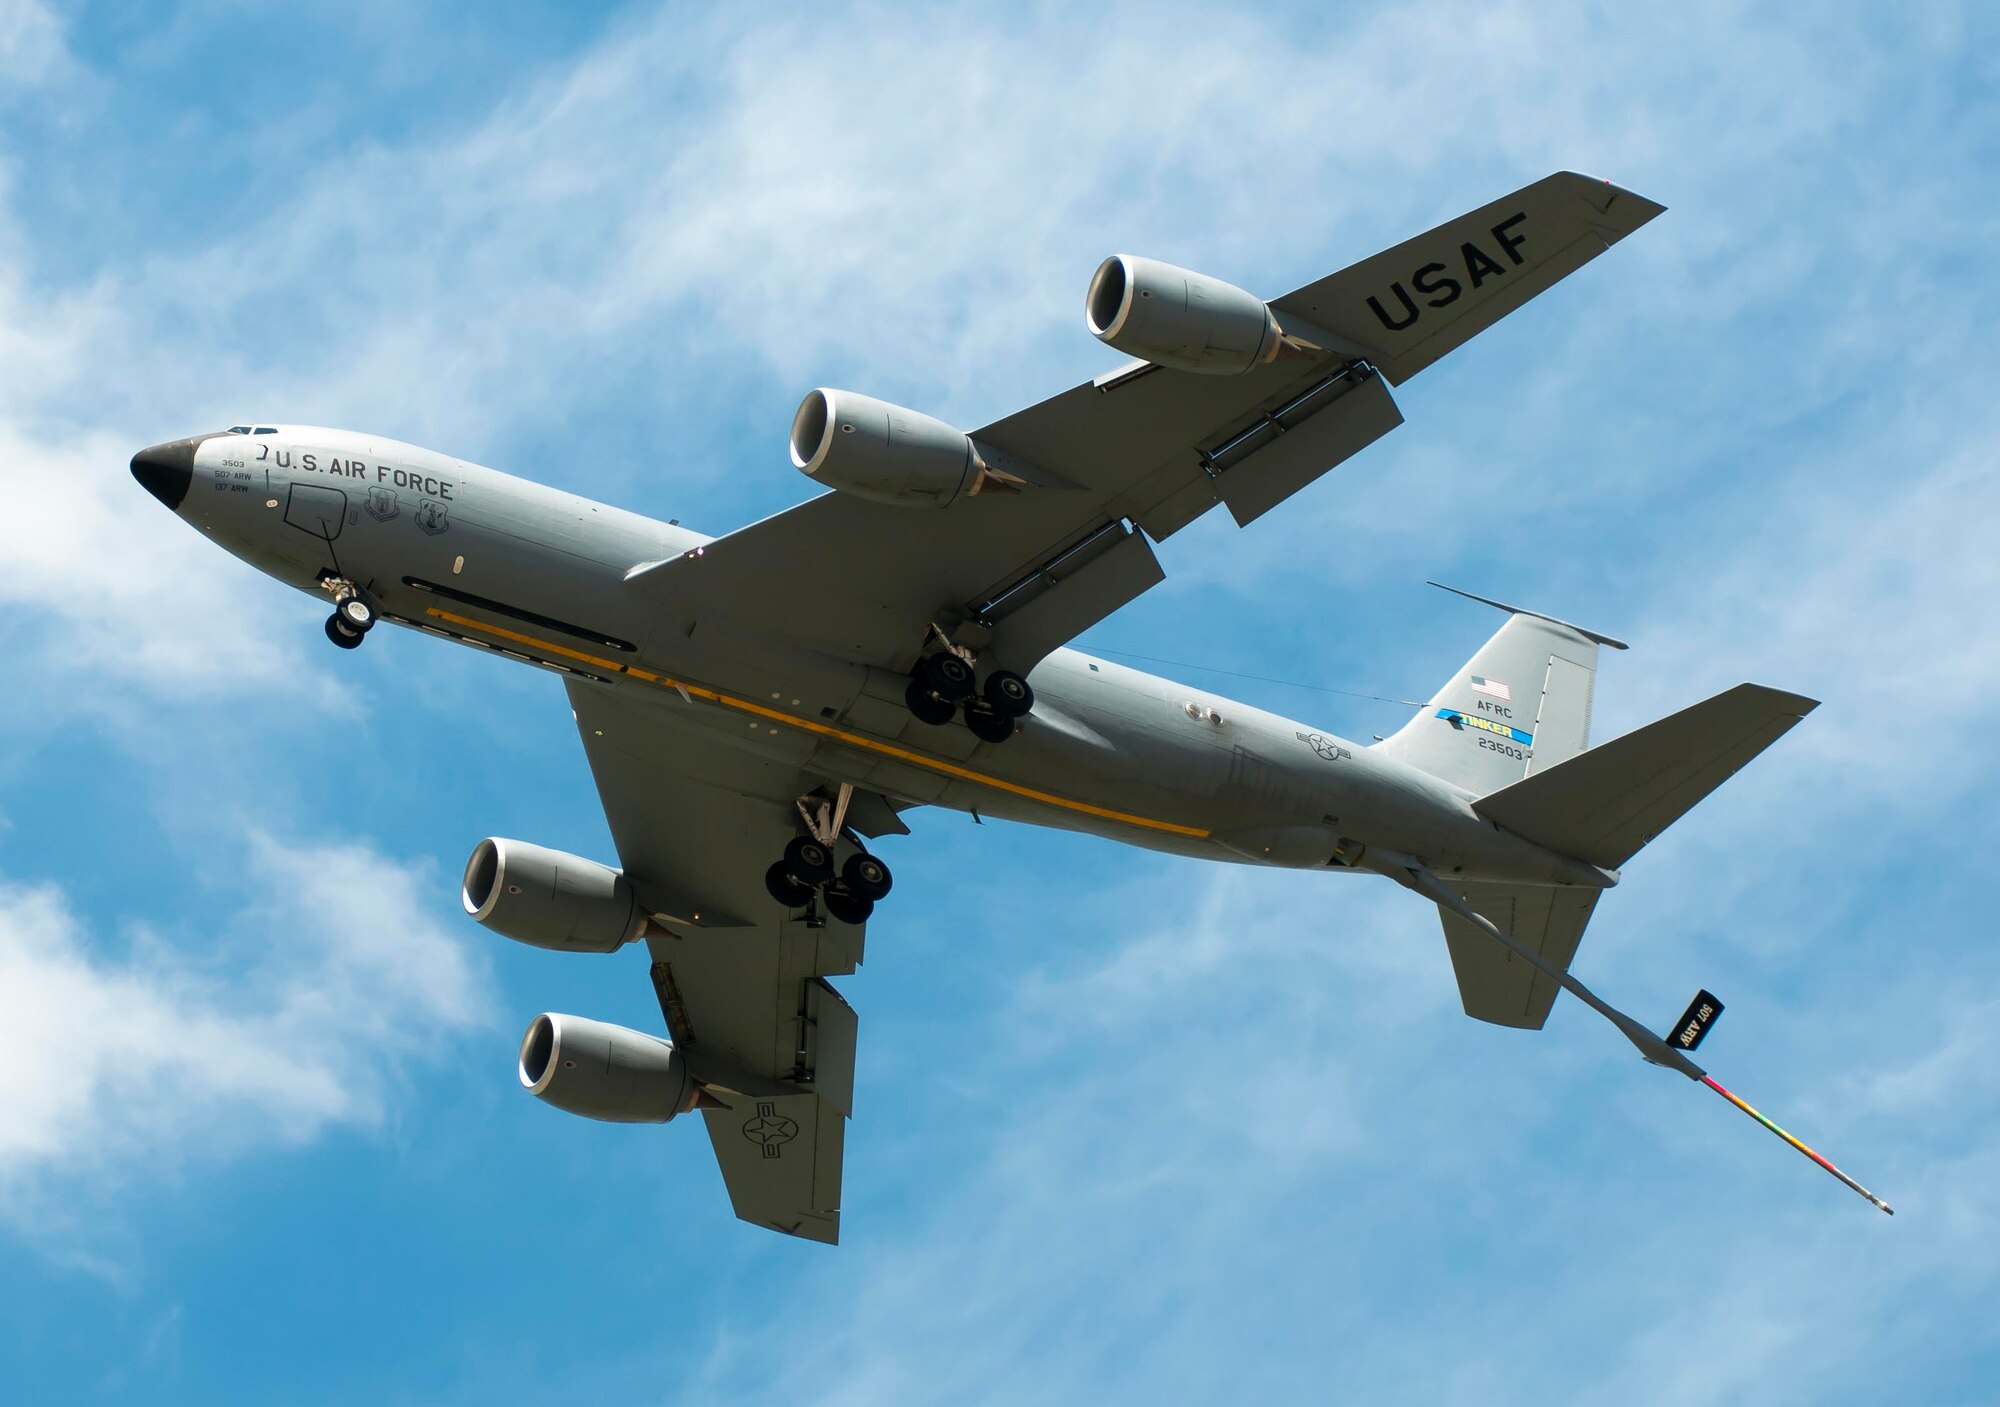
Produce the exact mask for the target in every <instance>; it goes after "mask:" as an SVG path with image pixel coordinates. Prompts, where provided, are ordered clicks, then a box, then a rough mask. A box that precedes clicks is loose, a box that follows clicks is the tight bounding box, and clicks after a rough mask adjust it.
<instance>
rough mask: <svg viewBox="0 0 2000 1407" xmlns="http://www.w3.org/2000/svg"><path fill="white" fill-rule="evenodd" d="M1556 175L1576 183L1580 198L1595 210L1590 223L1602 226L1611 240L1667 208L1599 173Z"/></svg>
mask: <svg viewBox="0 0 2000 1407" xmlns="http://www.w3.org/2000/svg"><path fill="white" fill-rule="evenodd" d="M1559 174H1560V175H1562V176H1563V177H1564V178H1566V179H1568V180H1570V181H1572V182H1575V183H1576V184H1577V186H1578V188H1579V190H1580V192H1581V194H1582V195H1583V198H1584V200H1585V201H1587V202H1588V203H1589V205H1590V208H1591V209H1592V210H1594V211H1596V212H1597V219H1596V220H1595V221H1593V223H1595V224H1597V225H1598V226H1600V227H1601V228H1603V229H1604V231H1605V233H1606V234H1607V235H1609V236H1610V238H1612V239H1613V240H1618V239H1623V238H1624V237H1625V236H1626V235H1628V234H1630V233H1632V231H1634V230H1636V229H1638V228H1639V227H1640V226H1641V225H1644V224H1647V223H1648V222H1650V221H1652V220H1655V219H1657V218H1659V217H1660V216H1661V215H1663V214H1665V213H1666V209H1667V207H1666V206H1664V205H1662V204H1660V202H1658V201H1657V200H1649V199H1648V198H1647V197H1645V196H1643V195H1640V194H1639V193H1638V192H1637V191H1634V190H1627V189H1626V188H1625V187H1624V186H1621V185H1619V184H1617V183H1616V182H1614V181H1607V180H1605V179H1604V178H1603V177H1601V176H1588V175H1585V174H1584V173H1583V172H1581V171H1564V172H1561V173H1559Z"/></svg>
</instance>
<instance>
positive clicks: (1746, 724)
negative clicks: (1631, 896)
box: [1473, 684, 1819, 869]
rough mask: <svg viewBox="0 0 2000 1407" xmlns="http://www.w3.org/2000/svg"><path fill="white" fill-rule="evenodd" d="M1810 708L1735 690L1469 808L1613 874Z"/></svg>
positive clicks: (1753, 689)
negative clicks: (1612, 870)
mask: <svg viewBox="0 0 2000 1407" xmlns="http://www.w3.org/2000/svg"><path fill="white" fill-rule="evenodd" d="M1818 707H1819V704H1818V702H1817V701H1816V700H1813V699H1808V698H1804V697H1802V696H1800V695H1798V694H1788V693H1785V692H1784V691H1782V690H1779V689H1769V688H1766V687H1764V686H1763V685H1761V684H1739V685H1737V686H1736V687H1735V688H1734V689H1730V690H1728V691H1727V692H1726V693H1721V694H1717V695H1716V696H1715V697H1714V698H1712V699H1708V700H1705V701H1703V702H1702V703H1698V704H1696V705H1694V707H1692V708H1685V709H1682V710H1681V711H1680V712H1679V713H1676V714H1673V715H1672V716H1670V717H1667V718H1662V719H1661V720H1660V721H1659V722H1657V723H1648V724H1647V725H1646V726H1645V727H1643V728H1640V729H1637V730H1635V731H1633V732H1630V733H1627V734H1626V735H1625V736H1624V737H1622V738H1614V739H1612V740H1611V741H1610V742H1608V743H1605V744H1604V745H1603V746H1602V747H1595V748H1592V749H1590V750H1589V751H1588V752H1582V753H1578V754H1577V755H1576V756H1575V757H1572V758H1569V759H1568V760H1567V761H1564V762H1560V763H1558V764H1557V765H1555V766H1554V767H1551V768H1549V769H1548V770H1547V771H1545V772H1536V773H1534V774H1532V775H1531V776H1529V777H1527V778H1526V779H1525V780H1522V781H1518V782H1515V783H1514V784H1513V785H1511V786H1508V787H1504V788H1502V789H1501V790H1499V791H1496V792H1494V793H1492V794H1491V795H1489V796H1484V797H1481V798H1480V799H1479V800H1478V801H1476V802H1474V803H1473V809H1475V810H1476V811H1478V812H1479V814H1480V815H1482V816H1484V817H1486V818H1487V819H1488V820H1490V821H1493V822H1495V823H1497V824H1499V825H1501V826H1504V827H1506V828H1507V829H1508V830H1510V831H1513V832H1514V833H1515V834H1516V835H1519V836H1522V837H1524V838H1526V839H1528V840H1532V841H1533V842H1535V843H1536V844H1537V845H1541V846H1545V847H1546V848H1548V849H1550V850H1553V851H1555V852H1556V853H1558V854H1561V855H1568V856H1571V857H1573V858H1575V859H1578V860H1583V861H1586V862H1587V863H1589V864H1593V865H1601V866H1603V867H1604V868H1606V869H1617V868H1618V867H1619V866H1621V865H1623V864H1624V863H1625V862H1626V861H1627V860H1629V859H1631V858H1632V856H1633V855H1635V854H1636V853H1638V851H1639V849H1640V848H1641V847H1642V846H1644V845H1645V844H1646V843H1647V842H1648V841H1650V840H1651V839H1652V838H1653V837H1654V836H1656V835H1658V834H1659V833H1660V832H1661V831H1663V830H1665V829H1666V828H1667V827H1668V826H1670V825H1672V824H1673V823H1674V822H1675V821H1677V820H1679V819H1680V818H1681V817H1682V816H1684V815H1686V814H1687V812H1688V810H1689V809H1690V808H1692V807H1693V806H1694V804H1695V803H1696V802H1698V801H1700V800H1701V799H1702V798H1703V797H1705V796H1707V795H1708V794H1709V793H1710V792H1712V791H1714V790H1715V789H1716V788H1717V787H1719V786H1721V785H1722V784H1723V783H1724V782H1726V781H1728V780H1729V778H1730V777H1731V776H1733V775H1734V774H1735V773H1736V771H1737V770H1738V769H1739V768H1741V767H1742V766H1743V765H1744V764H1745V763H1747V762H1749V761H1750V759H1751V758H1753V757H1755V756H1756V755H1757V754H1758V753H1760V752H1762V751H1763V750H1764V749H1765V748H1767V747H1769V746H1770V745H1771V744H1772V743H1774V742H1776V741H1777V740H1778V739H1779V738H1781V737H1783V736H1784V735H1785V733H1787V732H1788V731H1790V729H1791V727H1792V725H1793V724H1795V723H1797V722H1798V721H1799V720H1800V719H1801V718H1803V717H1805V716H1806V715H1807V714H1808V713H1811V712H1812V711H1813V710H1814V709H1815V708H1818Z"/></svg>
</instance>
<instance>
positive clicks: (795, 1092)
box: [566, 679, 864, 1243]
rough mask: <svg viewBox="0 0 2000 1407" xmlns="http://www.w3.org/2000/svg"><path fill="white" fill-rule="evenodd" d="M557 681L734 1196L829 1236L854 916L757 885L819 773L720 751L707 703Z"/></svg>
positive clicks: (742, 1212) (753, 1209)
mask: <svg viewBox="0 0 2000 1407" xmlns="http://www.w3.org/2000/svg"><path fill="white" fill-rule="evenodd" d="M566 684H567V687H568V690H569V699H570V707H571V708H572V709H573V710H574V711H575V713H576V723H577V728H578V729H579V731H581V733H582V734H583V745H584V751H585V752H586V753H587V754H588V756H589V758H590V767H591V771H592V773H593V774H594V775H595V777H596V779H597V790H598V794H599V796H600V797H601V798H602V800H603V802H604V815H605V819H606V820H607V821H608V822H609V823H610V826H611V836H612V840H613V841H614V842H615V843H616V845H617V847H618V857H619V861H620V863H621V866H622V868H623V869H624V872H625V875H626V877H627V878H628V879H629V880H630V881H631V883H632V885H633V888H634V889H635V891H636V892H637V893H638V896H639V900H640V902H641V904H643V905H644V906H645V907H646V908H647V909H648V911H649V912H651V913H653V914H654V915H655V917H656V918H657V919H660V920H664V921H663V922H657V923H655V924H654V925H652V926H651V927H650V928H649V930H648V936H647V939H646V945H647V947H648V948H649V949H650V950H651V954H652V959H653V967H652V978H653V985H654V989H655V992H656V994H657V995H658V997H659V999H660V1006H661V1010H662V1012H663V1013H664V1014H665V1015H666V1019H667V1026H668V1030H669V1033H670V1034H671V1035H672V1037H673V1040H674V1043H675V1045H676V1046H678V1047H679V1048H680V1050H681V1052H682V1054H683V1055H684V1056H685V1057H686V1059H687V1061H688V1065H689V1068H690V1069H691V1070H692V1071H693V1072H694V1076H695V1079H696V1080H697V1081H698V1082H699V1083H700V1085H701V1087H702V1091H703V1100H702V1105H701V1109H702V1118H703V1120H704V1122H705V1123H706V1124H707V1126H708V1136H709V1139H710V1141H711V1142H712V1143H713V1144H714V1146H715V1158H716V1162H717V1163H718V1164H719V1165H720V1167H721V1169H722V1180H723V1182H724V1184H725V1185H726V1186H727V1187H728V1189H729V1200H730V1203H731V1205H732V1206H734V1208H735V1209H736V1214H737V1215H738V1216H739V1217H741V1218H743V1219H744V1220H745V1221H749V1222H755V1223H756V1224H758V1225H760V1226H768V1227H770V1228H772V1229H774V1230H777V1231H783V1232H786V1233H788V1234H790V1235H793V1236H801V1237H805V1238H807V1239H809V1240H814V1241H825V1242H828V1243H832V1242H835V1241H837V1240H838V1239H839V1237H840V1178H841V1156H842V1144H843V1138H844V1135H845V1131H846V1121H847V1117H848V1115H849V1114H850V1113H851V1112H852V1111H853V1106H854V1041H855V1024H856V1023H855V1016H854V1011H853V1009H852V1008H851V1007H849V1006H848V1005H847V1003H846V1002H845V1001H844V1000H842V999H841V996H840V994H839V993H838V992H836V991H835V990H834V989H833V987H832V986H831V985H830V984H829V983H828V982H827V981H826V979H827V978H828V977H832V976H838V975H840V974H843V973H848V972H852V971H853V970H854V969H855V967H856V966H857V965H858V964H859V963H860V961H861V954H862V940H863V936H864V935H863V929H862V928H861V927H855V926H849V925H845V924H842V923H839V922H837V921H835V920H833V919H831V918H828V919H825V920H824V922H823V923H822V925H821V926H819V927H809V926H808V925H807V924H806V923H805V922H804V921H803V920H801V919H799V918H797V917H795V916H792V915H789V914H787V913H786V912H785V911H784V910H782V909H780V908H779V907H778V906H777V905H775V904H773V903H772V902H771V899H770V896H769V895H768V894H767V893H766V892H765V890H764V883H763V875H764V870H765V868H766V866H768V865H769V864H770V863H771V862H772V861H773V860H775V859H776V858H777V857H778V855H779V854H780V853H781V852H782V851H783V849H784V846H785V842H786V841H788V840H790V839H791V838H792V837H793V836H794V835H796V834H798V824H797V818H796V812H795V811H794V807H793V803H794V800H795V798H797V797H799V796H801V795H803V794H805V793H806V792H808V791H810V790H811V789H812V787H813V785H814V779H812V778H809V777H807V776H805V775H804V774H803V773H802V772H801V771H800V770H799V769H798V768H797V767H796V766H793V765H791V764H790V763H788V762H784V761H780V760H776V759H773V758H769V757H760V756H756V755H754V754H751V753H749V752H746V751H744V750H742V749H739V748H736V747H733V746H731V745H730V743H729V742H728V741H727V740H726V739H725V738H723V737H722V736H721V735H720V734H719V733H718V731H717V730H716V729H715V728H714V727H713V726H712V725H711V723H710V722H709V721H708V720H706V719H705V718H704V717H703V715H707V714H712V713H714V712H716V711H715V710H705V709H692V708H685V706H684V705H680V704H679V703H678V701H677V700H675V698H674V696H672V695H671V694H665V693H662V694H660V695H659V696H658V697H657V698H655V697H653V696H650V695H642V694H640V693H639V692H638V689H637V686H635V685H630V684H611V685H605V684H598V683H593V682H589V681H586V680H581V679H570V680H567V681H566ZM684 708H685V712H682V709H684Z"/></svg>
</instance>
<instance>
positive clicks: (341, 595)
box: [319, 576, 379, 650]
mask: <svg viewBox="0 0 2000 1407" xmlns="http://www.w3.org/2000/svg"><path fill="white" fill-rule="evenodd" d="M319 584H320V589H321V590H323V591H328V592H331V593H332V595H333V614H332V615H330V616H328V617H327V618H326V638H327V639H329V640H331V641H332V642H333V643H334V644H336V645H338V646H340V648H341V649H343V650H352V649H355V648H357V647H359V646H360V644H361V637H362V636H364V635H366V634H367V633H368V632H369V631H371V630H373V629H374V628H375V622H376V620H377V619H378V618H379V616H378V613H377V612H376V609H375V602H374V601H373V600H372V599H370V598H369V597H368V596H367V595H366V594H365V593H363V591H362V590H361V588H360V587H358V586H356V585H355V584H354V583H353V582H351V581H349V580H348V579H347V578H346V577H336V576H322V577H321V578H320V580H319Z"/></svg>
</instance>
